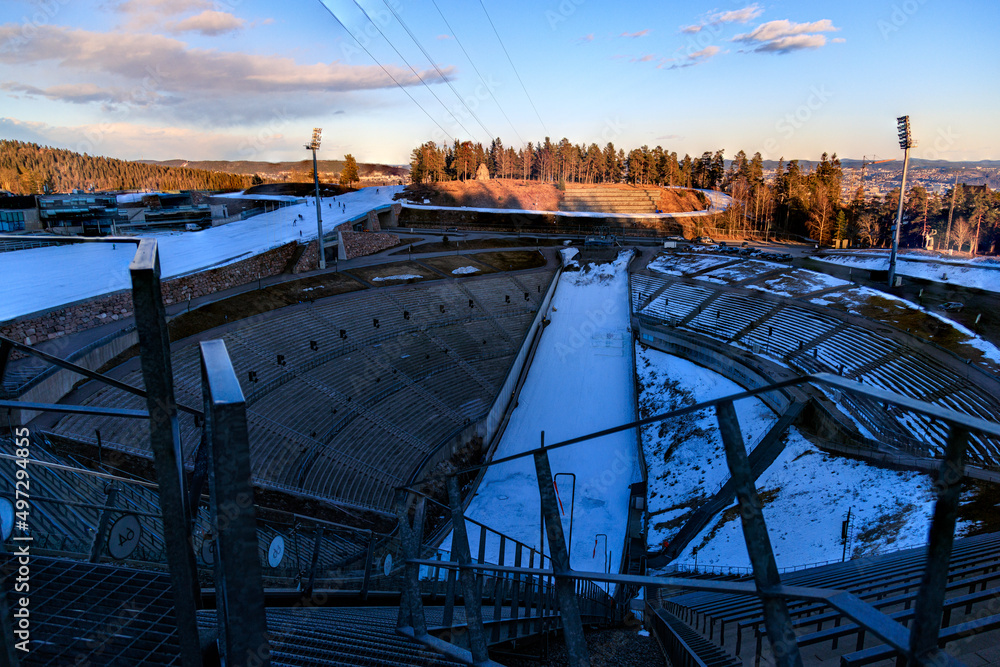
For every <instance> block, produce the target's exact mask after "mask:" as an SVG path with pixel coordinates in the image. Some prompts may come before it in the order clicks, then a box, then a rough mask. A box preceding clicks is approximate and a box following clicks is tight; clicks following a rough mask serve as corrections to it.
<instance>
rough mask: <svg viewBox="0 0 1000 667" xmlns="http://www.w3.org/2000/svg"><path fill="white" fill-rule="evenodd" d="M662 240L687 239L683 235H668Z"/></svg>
mask: <svg viewBox="0 0 1000 667" xmlns="http://www.w3.org/2000/svg"><path fill="white" fill-rule="evenodd" d="M663 240H664V241H687V239H686V238H684V237H683V236H668V237H666V238H665V239H663Z"/></svg>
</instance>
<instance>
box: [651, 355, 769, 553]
mask: <svg viewBox="0 0 1000 667" xmlns="http://www.w3.org/2000/svg"><path fill="white" fill-rule="evenodd" d="M635 355H636V356H635V359H636V373H637V375H638V378H639V387H640V389H639V391H640V394H639V414H640V416H641V417H647V416H651V415H655V414H662V413H664V412H669V411H671V410H676V409H678V408H681V407H684V406H686V405H693V404H694V403H700V402H702V401H707V400H711V399H713V398H718V397H720V396H727V395H730V394H735V393H738V392H740V391H743V388H742V387H740V386H739V385H737V384H736V383H735V382H732V381H730V380H728V379H726V378H724V377H723V376H722V375H719V374H718V373H716V372H714V371H711V370H709V369H707V368H703V367H701V366H698V365H697V364H694V363H692V362H690V361H687V360H685V359H681V358H680V357H674V356H672V355H669V354H666V353H664V352H660V351H659V350H654V349H652V348H644V347H643V346H642V345H636V352H635ZM735 406H736V413H737V415H738V416H739V419H740V427H741V431H742V433H743V440H744V442H745V443H747V450H748V451H752V450H753V448H754V446H756V444H757V442H758V441H759V440H760V438H762V437H763V436H764V434H765V433H767V430H768V429H769V428H770V427H771V424H773V423H774V421H775V419H776V417H775V415H774V413H773V412H772V411H771V410H770V409H769V408H768V407H767V406H766V405H764V403H762V402H761V401H760V399H757V398H747V399H743V400H741V401H737V402H736V403H735ZM642 440H643V449H644V451H645V455H646V468H647V480H648V487H647V495H648V502H649V512H650V515H651V516H650V520H649V530H648V533H647V543H648V544H649V545H650V549H659V548H660V547H661V546H662V545H663V542H664V541H668V540H671V539H673V537H674V536H675V535H676V534H677V533H678V532H679V531H680V529H681V527H682V526H683V521H682V520H681V519H682V518H683V517H684V516H686V515H688V514H690V513H691V512H692V511H693V510H694V509H695V508H696V507H697V505H698V504H699V502H700V501H702V500H704V499H707V498H708V497H711V496H712V495H714V494H715V493H716V491H718V489H719V487H721V486H722V484H724V483H725V481H726V480H727V479H728V478H729V467H728V465H727V464H726V455H725V451H724V449H723V447H722V441H721V439H720V437H719V433H718V420H717V419H716V416H715V411H714V410H700V411H698V412H696V413H693V414H688V415H684V416H682V417H678V418H676V419H671V420H669V421H664V422H659V423H656V424H649V425H647V426H644V427H643V438H642ZM671 523H673V525H667V524H671Z"/></svg>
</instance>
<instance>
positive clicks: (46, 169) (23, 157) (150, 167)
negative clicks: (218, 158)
mask: <svg viewBox="0 0 1000 667" xmlns="http://www.w3.org/2000/svg"><path fill="white" fill-rule="evenodd" d="M248 185H250V177H249V176H246V175H241V174H240V175H238V174H233V173H231V172H224V171H221V170H215V169H198V168H192V167H191V166H190V165H188V166H186V167H184V166H181V165H166V164H156V163H146V162H131V161H128V160H116V159H114V158H108V157H100V156H95V155H87V154H85V153H84V154H80V153H74V152H73V151H68V150H65V149H61V148H51V147H49V146H41V145H39V144H34V143H27V142H23V141H9V140H0V189H3V190H10V191H11V192H14V193H17V194H42V193H44V192H71V191H73V190H74V189H77V188H79V189H81V190H90V189H95V190H242V189H243V188H245V187H247V186H248Z"/></svg>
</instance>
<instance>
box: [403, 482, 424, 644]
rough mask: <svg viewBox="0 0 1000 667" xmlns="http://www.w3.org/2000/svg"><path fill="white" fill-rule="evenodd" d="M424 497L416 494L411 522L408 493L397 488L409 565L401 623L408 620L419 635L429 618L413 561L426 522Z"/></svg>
mask: <svg viewBox="0 0 1000 667" xmlns="http://www.w3.org/2000/svg"><path fill="white" fill-rule="evenodd" d="M424 507H425V504H424V498H423V496H417V502H416V505H415V506H414V512H413V523H412V524H411V523H410V513H409V508H408V507H407V505H406V492H405V491H396V517H397V518H398V519H399V536H400V539H401V542H402V545H401V546H402V550H403V555H404V556H405V557H406V559H407V560H406V565H405V567H404V568H403V590H402V591H401V593H402V594H401V595H400V601H399V603H400V614H399V620H400V624H401V626H405V625H406V624H407V623H408V624H409V627H411V628H412V629H413V632H414V634H415V635H416V636H417V637H425V636H426V635H427V619H426V617H425V616H424V604H423V601H422V600H421V598H420V581H419V578H420V566H419V565H415V564H413V563H412V562H411V561H410V558H411V557H412V556H414V555H419V554H420V541H421V540H420V536H419V535H418V534H417V531H418V530H420V529H421V528H422V527H423V523H424Z"/></svg>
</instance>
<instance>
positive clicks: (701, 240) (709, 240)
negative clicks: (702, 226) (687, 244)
mask: <svg viewBox="0 0 1000 667" xmlns="http://www.w3.org/2000/svg"><path fill="white" fill-rule="evenodd" d="M691 243H706V244H708V245H712V244H714V243H715V241H713V240H712V237H711V236H698V237H696V238H693V239H691Z"/></svg>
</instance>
